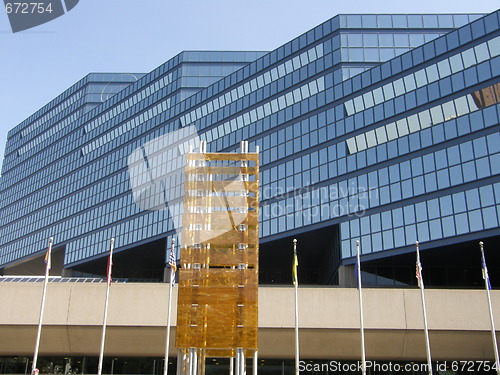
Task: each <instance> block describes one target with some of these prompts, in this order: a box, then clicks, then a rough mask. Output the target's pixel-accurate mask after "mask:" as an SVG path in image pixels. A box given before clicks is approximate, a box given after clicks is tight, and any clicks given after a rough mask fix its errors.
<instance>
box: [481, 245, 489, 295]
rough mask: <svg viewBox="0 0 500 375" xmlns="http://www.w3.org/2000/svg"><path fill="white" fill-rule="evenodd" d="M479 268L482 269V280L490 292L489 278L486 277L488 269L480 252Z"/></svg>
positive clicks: (482, 253) (482, 252)
mask: <svg viewBox="0 0 500 375" xmlns="http://www.w3.org/2000/svg"><path fill="white" fill-rule="evenodd" d="M481 268H482V269H483V279H484V280H486V285H487V288H488V289H489V290H491V283H490V276H489V275H488V268H487V267H486V259H485V258H484V251H481Z"/></svg>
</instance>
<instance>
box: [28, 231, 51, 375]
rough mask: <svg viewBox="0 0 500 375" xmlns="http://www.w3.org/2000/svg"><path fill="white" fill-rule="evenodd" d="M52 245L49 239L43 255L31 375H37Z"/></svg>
mask: <svg viewBox="0 0 500 375" xmlns="http://www.w3.org/2000/svg"><path fill="white" fill-rule="evenodd" d="M53 243H54V238H53V237H50V238H49V248H48V250H47V254H46V255H45V262H46V265H45V280H44V282H43V293H42V304H41V305H40V317H39V319H38V332H37V334H36V344H35V353H34V355H33V365H32V367H31V374H32V375H33V374H35V372H36V373H38V371H37V368H36V362H37V361H38V349H39V347H40V337H41V334H42V322H43V310H44V308H45V294H46V293H47V283H48V281H49V270H50V261H51V259H50V257H51V256H52V254H51V253H52V244H53Z"/></svg>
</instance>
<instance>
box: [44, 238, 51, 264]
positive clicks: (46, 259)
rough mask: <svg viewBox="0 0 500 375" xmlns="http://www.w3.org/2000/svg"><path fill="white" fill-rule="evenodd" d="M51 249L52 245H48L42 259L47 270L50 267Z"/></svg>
mask: <svg viewBox="0 0 500 375" xmlns="http://www.w3.org/2000/svg"><path fill="white" fill-rule="evenodd" d="M51 238H52V237H51ZM51 250H52V246H49V248H48V249H47V252H46V253H45V258H44V260H43V262H44V263H45V264H46V265H47V269H49V270H50V267H51V261H50V258H51V256H52V254H51V252H52V251H51Z"/></svg>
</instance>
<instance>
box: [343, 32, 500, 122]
mask: <svg viewBox="0 0 500 375" xmlns="http://www.w3.org/2000/svg"><path fill="white" fill-rule="evenodd" d="M498 55H500V37H497V38H495V39H491V40H489V41H488V42H484V43H481V44H478V45H477V46H474V47H472V48H469V49H467V50H465V51H463V52H461V53H458V54H456V55H453V56H451V57H449V58H447V59H444V60H441V61H439V62H438V63H437V64H432V65H429V66H427V67H426V68H423V69H420V70H418V71H416V72H414V73H411V74H408V75H406V76H404V77H402V78H399V79H397V80H396V81H394V82H389V83H387V84H386V85H384V86H382V87H378V88H376V89H374V90H371V91H368V92H366V93H364V94H362V95H359V96H356V97H355V98H353V99H350V100H348V101H346V102H345V103H344V105H345V109H346V113H347V115H348V116H352V115H353V114H355V113H358V112H360V111H362V110H365V109H367V108H371V107H374V106H375V105H377V104H381V103H383V102H385V101H387V100H390V99H393V98H395V97H398V96H400V95H403V94H405V93H407V92H410V91H413V90H416V89H418V88H420V87H423V86H426V85H428V84H430V83H432V82H435V81H438V80H439V79H443V78H445V77H448V76H450V75H452V74H453V73H457V72H459V71H462V70H464V69H467V68H469V67H471V66H473V65H476V64H479V63H481V62H483V61H486V60H488V59H490V58H494V57H496V56H498Z"/></svg>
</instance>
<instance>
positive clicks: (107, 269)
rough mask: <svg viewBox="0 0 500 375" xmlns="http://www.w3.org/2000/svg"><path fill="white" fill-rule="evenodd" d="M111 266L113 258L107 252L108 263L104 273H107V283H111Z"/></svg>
mask: <svg viewBox="0 0 500 375" xmlns="http://www.w3.org/2000/svg"><path fill="white" fill-rule="evenodd" d="M112 267H113V260H112V259H111V254H109V257H108V265H107V267H106V271H107V272H106V274H107V281H108V285H111V281H112V279H111V268H112Z"/></svg>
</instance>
